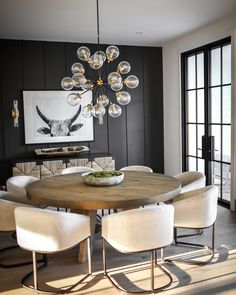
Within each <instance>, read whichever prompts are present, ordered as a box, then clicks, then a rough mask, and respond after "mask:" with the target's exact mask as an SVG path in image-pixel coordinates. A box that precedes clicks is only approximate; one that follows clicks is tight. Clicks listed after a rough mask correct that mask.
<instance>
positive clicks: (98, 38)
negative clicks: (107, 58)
mask: <svg viewBox="0 0 236 295" xmlns="http://www.w3.org/2000/svg"><path fill="white" fill-rule="evenodd" d="M96 1H97V40H98V50H99V51H100V31H99V6H98V5H99V4H98V0H96Z"/></svg>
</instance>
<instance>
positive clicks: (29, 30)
mask: <svg viewBox="0 0 236 295" xmlns="http://www.w3.org/2000/svg"><path fill="white" fill-rule="evenodd" d="M99 11H100V39H101V40H100V41H101V43H106V44H118V45H122V44H123V45H125V44H126V45H146V46H157V45H162V44H163V43H164V42H166V41H169V40H171V39H173V38H176V37H179V36H181V35H183V34H185V33H188V32H190V31H193V30H196V29H198V28H200V27H202V26H205V25H207V24H209V23H211V22H214V21H216V20H218V19H221V18H224V17H226V16H227V15H230V14H232V13H235V12H236V0H143V1H142V0H100V2H99ZM136 32H142V34H137V33H136ZM0 38H8V39H9V38H10V39H24V40H46V41H67V42H81V43H84V42H88V43H96V42H97V27H96V0H0Z"/></svg>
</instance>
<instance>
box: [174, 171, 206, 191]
mask: <svg viewBox="0 0 236 295" xmlns="http://www.w3.org/2000/svg"><path fill="white" fill-rule="evenodd" d="M174 177H175V178H176V179H178V180H179V182H180V183H181V187H182V189H181V193H185V192H188V191H191V190H195V189H198V188H202V187H205V186H206V176H205V175H204V174H203V173H201V172H199V171H187V172H183V173H179V174H177V175H175V176H174Z"/></svg>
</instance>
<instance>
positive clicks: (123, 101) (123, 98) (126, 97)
mask: <svg viewBox="0 0 236 295" xmlns="http://www.w3.org/2000/svg"><path fill="white" fill-rule="evenodd" d="M116 99H117V101H118V103H119V104H120V105H127V104H128V103H130V101H131V96H130V94H129V93H128V92H126V91H120V92H117V93H116Z"/></svg>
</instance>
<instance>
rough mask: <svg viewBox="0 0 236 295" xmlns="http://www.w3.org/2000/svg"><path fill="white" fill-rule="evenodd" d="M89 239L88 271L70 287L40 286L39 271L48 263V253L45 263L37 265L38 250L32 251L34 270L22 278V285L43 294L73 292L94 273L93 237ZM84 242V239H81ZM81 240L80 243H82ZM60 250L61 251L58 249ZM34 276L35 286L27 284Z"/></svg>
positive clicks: (45, 256)
mask: <svg viewBox="0 0 236 295" xmlns="http://www.w3.org/2000/svg"><path fill="white" fill-rule="evenodd" d="M85 240H87V247H88V273H87V274H86V275H85V276H83V278H82V279H80V280H79V281H78V282H76V283H75V284H73V285H72V286H70V287H69V288H67V289H65V290H58V291H57V290H55V291H47V290H42V289H39V288H38V271H40V270H41V269H43V268H45V267H46V266H47V265H48V263H47V254H45V253H43V256H44V263H43V264H42V265H40V266H37V260H36V254H37V253H36V252H35V251H32V257H33V271H31V272H30V273H28V274H26V275H25V276H24V277H23V279H22V280H21V285H22V287H24V288H25V289H27V290H31V291H34V292H36V293H43V294H68V293H70V292H72V290H73V289H74V288H75V287H76V286H78V285H79V284H81V283H82V282H83V281H84V280H85V279H86V278H87V277H89V276H90V275H91V274H92V265H91V237H88V238H86V239H85ZM81 242H82V241H81ZM81 242H80V243H81ZM58 252H59V251H58ZM32 276H33V279H34V286H33V287H31V286H30V285H29V284H27V281H28V279H29V278H31V277H32Z"/></svg>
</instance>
